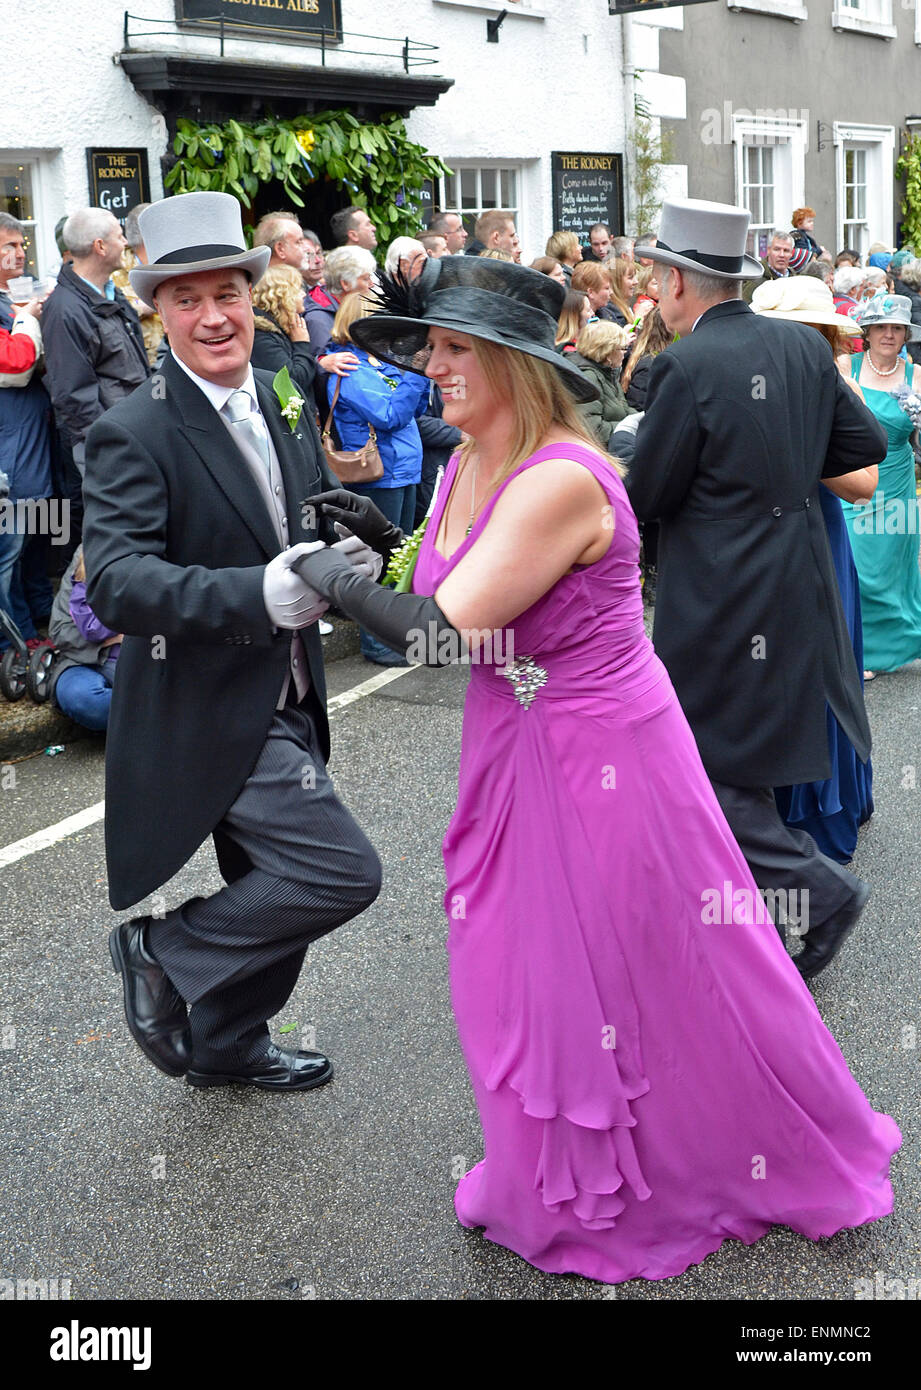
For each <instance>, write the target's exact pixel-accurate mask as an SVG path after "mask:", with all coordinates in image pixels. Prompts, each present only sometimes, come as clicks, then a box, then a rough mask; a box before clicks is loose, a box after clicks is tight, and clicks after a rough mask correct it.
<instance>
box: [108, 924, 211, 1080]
mask: <svg viewBox="0 0 921 1390" xmlns="http://www.w3.org/2000/svg"><path fill="white" fill-rule="evenodd" d="M149 921H150V918H149V917H135V918H134V919H133V920H132V921H130V922H122V923H121V924H120V925H119V926H117V927H115V929H114V930H113V931H112V932H110V933H109V954H110V955H111V957H112V965H113V967H114V969H115V971H116V973H118V972H121V977H122V982H123V984H124V989H125V1018H126V1019H127V1020H128V1028H129V1029H130V1031H131V1036H132V1037H133V1038H134V1041H135V1042H136V1043H137V1045H138V1047H139V1048H140V1049H141V1051H142V1052H143V1053H144V1056H145V1057H147V1058H149V1060H150V1061H151V1062H153V1064H154V1066H155V1067H159V1068H160V1070H161V1071H165V1072H166V1074H167V1076H182V1075H183V1073H184V1072H185V1071H187V1070H188V1066H189V1062H190V1061H191V1060H192V1038H191V1035H190V1033H189V1016H188V1013H187V1011H186V1006H185V1003H184V1002H183V999H182V997H181V996H180V995H179V994H178V993H177V991H176V990H175V989H174V987H173V986H172V985H171V984H170V981H169V979H168V978H167V976H166V974H165V973H164V971H163V967H162V966H161V965H159V964H158V963H157V961H155V960H154V958H153V956H152V955H151V954H150V952H149V951H148V950H147V946H146V942H145V938H144V933H145V930H146V927H147V924H148V922H149Z"/></svg>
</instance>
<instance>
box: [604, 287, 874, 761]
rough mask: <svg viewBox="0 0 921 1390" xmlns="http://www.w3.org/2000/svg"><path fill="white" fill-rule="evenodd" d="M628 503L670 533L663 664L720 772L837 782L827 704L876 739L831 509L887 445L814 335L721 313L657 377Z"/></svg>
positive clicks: (662, 567) (865, 737)
mask: <svg viewBox="0 0 921 1390" xmlns="http://www.w3.org/2000/svg"><path fill="white" fill-rule="evenodd" d="M649 400H650V401H651V402H652V404H651V405H650V407H649V410H648V413H647V415H646V417H645V419H644V420H643V422H642V424H641V425H640V427H639V430H638V433H637V441H636V452H635V454H634V456H633V462H632V464H631V467H630V472H629V475H628V478H627V491H628V493H629V495H630V500H631V502H632V504H633V509H634V511H635V512H636V515H637V517H638V518H639V519H640V520H641V521H647V520H652V519H653V518H658V519H659V521H660V523H661V529H660V532H659V553H658V571H659V577H658V586H657V592H656V613H655V629H654V636H653V640H654V643H655V648H656V651H657V652H658V654H659V656H660V657H661V658H662V661H663V662H664V663H665V666H666V667H667V669H668V673H669V675H670V676H671V679H672V682H673V684H674V686H675V690H676V692H677V694H678V699H679V700H680V702H681V705H682V707H683V709H684V712H685V714H686V715H687V718H688V722H689V724H690V726H691V729H692V730H693V733H694V736H695V738H696V739H697V744H698V747H699V749H700V755H701V758H702V760H703V763H704V766H705V767H706V769H707V772H708V773H709V774H710V776H711V777H713V778H714V779H715V780H716V781H719V782H726V783H729V784H730V785H733V786H742V787H758V786H767V787H770V786H786V785H790V784H792V783H796V782H811V781H817V780H820V779H823V778H825V777H827V776H829V774H830V771H831V764H830V759H829V750H828V737H827V733H826V721H825V704H826V701H827V702H828V704H829V705H830V706H831V708H832V710H833V712H834V714H835V715H836V717H837V719H838V721H839V723H840V725H841V727H842V729H843V730H844V732H845V734H846V735H847V737H848V738H849V739H850V741H851V743H852V744H853V745H854V748H855V749H856V751H857V755H858V757H859V758H861V759H862V760H864V759H866V758H867V757H868V756H869V752H870V730H869V725H868V723H867V717H866V711H865V709H864V703H863V695H862V692H861V688H860V681H859V677H858V673H857V669H856V666H855V663H854V654H853V649H852V647H851V643H850V639H849V636H848V631H847V627H846V624H845V620H844V614H843V611H842V608H841V597H840V593H839V591H838V585H837V582H836V580H835V573H834V567H833V564H832V558H831V550H830V547H829V544H828V535H827V533H826V530H825V523H824V521H823V519H822V512H821V507H820V505H819V499H818V496H817V488H818V487H819V485H820V484H819V479H820V478H822V477H826V478H831V477H837V476H839V475H841V474H843V473H849V472H852V471H853V470H854V469H857V468H863V467H866V466H867V465H869V464H875V463H879V462H880V461H881V460H882V459H883V457H884V456H885V453H886V434H885V431H884V430H883V429H882V428H881V426H880V425H879V424H878V423H877V421H876V420H875V419H874V418H873V416H872V415H871V413H870V411H869V410H868V409H867V408H866V406H864V405H863V404H862V403H861V401H860V400H859V399H858V397H857V396H856V395H855V394H854V392H853V391H852V390H850V389H849V388H848V386H847V385H846V384H845V382H844V380H843V379H842V377H841V374H840V372H839V371H838V369H837V367H836V366H835V363H834V359H833V356H832V353H831V350H830V348H829V346H828V344H827V343H826V342H825V341H824V340H823V339H822V337H821V336H820V335H819V334H818V333H817V332H816V330H815V329H814V328H810V327H807V326H806V325H804V324H796V323H790V322H787V321H783V320H778V319H768V318H764V317H763V316H761V315H758V314H754V313H753V312H752V310H751V309H750V308H749V307H748V305H747V304H743V303H742V301H741V300H730V301H728V302H725V303H722V304H718V305H715V306H714V307H713V308H712V309H709V310H707V312H706V313H705V314H704V315H703V316H702V318H701V319H700V320H699V321H698V324H697V326H696V328H695V329H694V332H693V333H692V334H690V336H688V337H686V338H683V339H682V340H681V341H680V342H678V343H675V344H673V345H672V346H671V347H669V348H668V349H667V351H666V352H664V353H661V354H660V355H659V356H658V357H656V358H655V359H654V361H653V363H652V367H651V370H650V379H649Z"/></svg>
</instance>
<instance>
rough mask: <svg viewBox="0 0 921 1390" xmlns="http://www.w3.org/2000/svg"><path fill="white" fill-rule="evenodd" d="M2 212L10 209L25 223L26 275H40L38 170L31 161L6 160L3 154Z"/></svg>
mask: <svg viewBox="0 0 921 1390" xmlns="http://www.w3.org/2000/svg"><path fill="white" fill-rule="evenodd" d="M0 212H8V213H9V214H10V216H11V217H16V218H18V220H19V221H20V222H21V223H22V224H23V227H24V229H25V235H24V237H23V240H24V242H25V246H26V266H25V270H24V271H23V274H24V275H32V276H37V275H38V257H37V251H36V213H35V193H34V171H33V166H32V165H31V164H29V163H25V162H20V161H19V160H17V159H14V160H5V159H4V158H3V157H2V155H0Z"/></svg>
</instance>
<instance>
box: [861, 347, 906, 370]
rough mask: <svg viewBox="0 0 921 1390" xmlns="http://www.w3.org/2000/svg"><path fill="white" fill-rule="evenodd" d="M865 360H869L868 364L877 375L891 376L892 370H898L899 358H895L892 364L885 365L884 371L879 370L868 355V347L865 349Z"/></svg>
mask: <svg viewBox="0 0 921 1390" xmlns="http://www.w3.org/2000/svg"><path fill="white" fill-rule="evenodd" d="M867 361H868V362H869V364H870V366H871V367H872V368H873V370H874V372H875V373H876V375H877V376H892V374H893V372H897V371H898V370H899V359H898V358H896V359H895V364H894V366H892V367H887V368H886V370H885V371H884V372H883V371H880V369H879V367H877V365H876V363H875V362H874V361H873V358H872V357H871V356H870V352H869V349H868V350H867Z"/></svg>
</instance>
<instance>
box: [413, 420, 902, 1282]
mask: <svg viewBox="0 0 921 1390" xmlns="http://www.w3.org/2000/svg"><path fill="white" fill-rule="evenodd" d="M561 456H565V457H567V458H571V459H573V460H575V461H577V462H579V463H582V464H584V466H585V467H586V468H588V469H589V470H590V471H591V473H592V474H593V476H594V477H595V478H596V479H597V480H598V482H599V483H600V485H601V487H602V488H603V489H604V491H605V493H606V495H607V497H608V500H609V502H610V504H611V507H612V509H613V512H612V515H613V517H614V519H615V529H614V537H613V540H612V543H611V546H610V549H609V550H608V552H607V554H606V555H605V556H604V557H603V558H602V559H601V560H599V561H598V562H597V563H596V564H594V565H590V566H586V567H583V568H580V569H578V570H576V571H575V572H574V573H572V574H569V575H566V576H564V578H563V579H561V580H560V581H559V582H558V583H557V584H555V585H554V587H553V588H552V589H551V590H550V591H549V592H548V593H547V594H545V595H544V596H543V598H541V599H539V600H538V601H537V603H535V604H534V605H533V606H532V607H531V608H529V609H528V610H527V611H526V612H525V613H522V614H521V615H520V616H519V617H518V618H516V619H515V620H514V622H513V623H511V624H510V625H509V628H508V629H506V631H505V634H504V635H505V637H506V638H508V637H512V638H513V640H514V657H515V665H514V666H510V665H507V664H502V658H504V657H508V656H509V655H510V652H509V647H508V643H507V642H506V645H505V647H504V649H503V650H495V649H494V651H493V653H492V655H493V657H494V658H495V659H496V663H497V664H483V665H473V666H472V669H471V679H470V686H469V691H468V695H467V702H466V707H465V712H464V728H463V744H462V753H461V763H460V775H459V788H458V802H457V810H456V812H455V814H454V817H453V819H452V821H451V824H450V826H449V829H448V832H447V835H446V837H445V841H444V859H445V868H446V872H447V893H446V896H445V907H446V911H447V914H448V920H449V924H450V932H449V939H448V952H449V956H450V972H451V993H452V1002H453V1006H454V1012H455V1016H456V1020H457V1029H458V1034H459V1037H460V1042H461V1047H462V1049H463V1052H464V1056H465V1059H466V1062H467V1066H468V1068H469V1071H470V1078H471V1082H472V1085H473V1091H474V1094H475V1097H476V1101H477V1105H478V1108H479V1113H480V1120H481V1123H482V1128H483V1140H484V1153H485V1156H484V1158H483V1160H482V1162H480V1163H477V1164H476V1165H475V1167H473V1168H472V1169H471V1170H470V1172H468V1173H467V1174H466V1176H465V1177H464V1178H463V1179H462V1180H461V1182H460V1183H459V1185H458V1188H457V1192H456V1196H455V1207H456V1210H457V1215H458V1217H459V1219H460V1221H461V1222H462V1224H463V1225H465V1226H471V1227H472V1226H482V1227H484V1228H485V1235H486V1236H487V1237H488V1239H490V1240H492V1241H495V1242H497V1243H498V1244H500V1245H504V1246H507V1247H508V1248H509V1249H510V1250H514V1251H516V1252H517V1253H518V1254H519V1255H522V1256H523V1257H524V1258H525V1259H526V1260H528V1261H529V1262H530V1263H531V1264H532V1265H535V1266H536V1267H537V1268H538V1269H542V1270H547V1271H550V1272H554V1273H564V1272H574V1273H577V1274H582V1275H586V1276H587V1277H589V1278H592V1279H599V1280H602V1281H605V1282H608V1283H616V1282H619V1281H621V1280H625V1279H631V1278H635V1277H637V1276H642V1277H644V1278H647V1279H662V1278H666V1277H667V1276H669V1275H674V1274H680V1273H681V1272H682V1271H683V1270H685V1269H686V1268H687V1267H688V1266H689V1265H691V1264H695V1263H697V1262H699V1261H700V1260H702V1259H703V1258H704V1257H705V1256H706V1255H708V1254H709V1253H710V1252H711V1251H713V1250H716V1249H717V1248H718V1247H719V1246H720V1244H721V1243H722V1242H723V1241H724V1240H725V1239H726V1238H727V1237H735V1238H737V1239H739V1240H742V1241H744V1242H745V1243H746V1244H750V1243H751V1242H752V1241H754V1240H757V1239H758V1237H759V1236H761V1235H763V1234H764V1233H765V1232H766V1231H767V1230H768V1229H769V1227H770V1226H771V1225H773V1224H780V1225H785V1226H790V1227H792V1228H793V1229H794V1230H796V1231H800V1232H802V1233H803V1234H804V1235H807V1236H810V1237H813V1238H816V1237H819V1236H829V1235H831V1234H832V1233H833V1232H835V1231H838V1230H840V1229H841V1228H842V1227H845V1226H858V1225H861V1224H862V1223H863V1222H865V1221H872V1220H874V1219H876V1218H878V1217H881V1216H884V1215H886V1214H887V1213H888V1212H889V1211H891V1209H892V1189H891V1187H890V1185H889V1181H888V1167H889V1159H890V1157H891V1155H892V1153H893V1152H894V1151H895V1150H896V1149H897V1148H898V1146H899V1143H900V1140H901V1136H900V1134H899V1131H898V1129H897V1127H896V1125H895V1123H894V1122H893V1121H892V1120H891V1119H890V1118H889V1117H888V1116H887V1115H882V1114H877V1113H875V1112H874V1111H873V1110H872V1109H871V1108H870V1105H869V1103H868V1101H867V1100H866V1098H865V1096H864V1095H863V1092H862V1091H861V1089H860V1087H859V1086H858V1085H857V1083H856V1081H855V1080H854V1078H853V1077H852V1076H851V1074H850V1072H849V1070H848V1067H847V1064H846V1063H845V1061H844V1058H843V1057H842V1055H841V1053H840V1051H839V1049H838V1046H837V1044H836V1043H835V1040H834V1038H833V1037H832V1036H831V1034H830V1033H829V1032H828V1030H827V1029H826V1027H825V1025H824V1024H823V1022H822V1020H821V1018H820V1016H819V1013H818V1010H817V1009H816V1006H815V1004H814V1002H813V1000H812V996H811V995H810V993H809V990H808V989H807V987H806V985H805V983H804V982H803V980H802V979H801V978H800V976H799V974H798V972H797V970H796V968H795V966H794V964H793V962H792V960H791V959H790V957H789V956H788V955H787V953H786V951H785V950H784V947H783V945H782V943H781V941H780V939H779V937H778V934H777V931H776V930H775V928H774V927H773V925H771V923H770V922H769V921H765V920H764V916H765V914H764V913H763V912H761V913H759V912H758V910H757V907H756V906H754V904H755V894H756V891H757V890H756V888H755V884H754V881H753V879H752V877H751V875H750V873H749V871H748V867H747V865H746V863H745V860H744V859H743V857H742V854H741V852H740V850H739V848H738V846H737V845H736V843H735V841H734V839H733V838H732V835H731V833H730V831H729V829H728V826H727V824H726V822H725V820H724V818H723V815H722V813H721V811H720V809H719V806H718V804H717V802H716V799H715V797H714V795H713V791H712V789H711V787H710V783H709V781H708V780H707V776H706V774H705V772H704V770H703V767H702V765H701V762H700V757H699V755H698V752H697V747H696V744H695V742H694V739H693V737H692V735H691V732H690V729H689V728H688V725H687V722H686V720H685V718H684V715H683V713H682V711H681V708H680V706H679V704H678V701H677V698H676V696H675V693H674V691H673V689H672V686H671V683H670V681H669V679H668V676H667V674H666V671H665V668H664V667H663V666H662V664H661V662H660V661H659V659H658V657H657V656H656V655H655V653H654V652H653V649H652V646H651V644H650V642H649V641H648V639H647V637H646V635H645V632H644V629H643V610H642V599H641V594H640V587H639V578H638V569H637V556H638V547H639V540H638V533H637V525H636V520H635V518H634V516H633V512H632V511H631V508H630V504H629V502H628V500H627V495H626V493H625V491H624V488H623V485H622V483H621V481H620V478H619V477H618V476H617V474H616V473H615V471H614V470H613V468H612V467H611V466H610V465H609V464H608V463H606V462H605V461H604V460H603V459H602V458H601V457H599V456H597V455H596V454H594V453H593V452H592V451H591V450H590V449H587V448H582V447H579V446H572V445H567V446H566V447H565V448H564V447H561V446H559V445H555V446H553V447H552V448H545V449H542V450H540V451H539V452H538V453H536V454H533V455H532V456H531V457H530V458H529V459H527V460H525V462H524V463H522V464H521V465H520V467H519V468H518V469H516V471H515V473H514V474H513V475H512V476H513V477H515V476H517V475H518V474H519V473H521V472H523V471H524V470H525V469H527V468H530V467H533V466H534V465H535V464H538V463H540V462H541V461H542V460H544V459H548V458H558V457H561ZM456 467H457V462H456V459H454V460H452V462H451V464H450V465H449V467H448V471H447V473H446V476H445V478H444V482H443V486H442V489H441V499H440V501H439V502H438V504H437V505H436V508H435V511H434V513H433V515H432V517H431V520H430V523H429V527H428V531H427V534H426V536H425V539H424V541H423V544H422V547H421V550H420V553H419V559H418V562H417V566H416V572H415V576H414V581H413V587H414V589H415V591H416V592H417V593H424V594H431V593H434V592H435V590H436V589H437V587H438V585H439V584H440V583H441V581H442V580H443V579H444V577H445V576H446V575H447V573H448V572H449V570H450V569H452V568H453V566H454V565H455V564H456V563H457V562H458V561H459V560H460V558H461V557H462V556H463V555H465V554H466V553H467V551H468V550H469V548H470V547H471V546H472V545H474V544H475V543H476V540H477V537H478V536H479V535H480V533H481V532H482V530H483V527H484V526H485V525H486V523H487V521H488V520H489V516H490V514H491V511H492V507H493V505H494V503H495V498H493V499H492V500H491V502H490V503H489V504H488V505H487V506H486V508H485V509H484V511H483V514H482V516H481V517H480V519H479V521H478V522H477V524H476V526H475V527H474V529H473V532H472V533H471V535H470V536H469V537H468V538H467V539H466V540H465V542H464V543H463V545H461V546H460V548H459V549H458V550H457V551H456V552H455V554H454V555H453V556H452V557H451V558H450V559H449V560H446V559H445V558H444V557H443V556H442V555H440V554H439V553H438V552H437V551H436V550H435V548H434V539H435V536H436V535H437V532H438V524H439V520H440V516H441V512H442V509H443V507H444V504H445V500H446V499H447V497H448V495H449V492H450V488H451V484H452V482H453V479H454V476H455V472H456ZM497 647H498V644H497ZM512 677H513V678H514V679H512ZM714 890H715V894H714ZM744 890H747V894H746V892H745V891H744ZM734 893H735V894H736V898H735V908H734V912H733V910H732V903H733V894H734ZM716 897H718V898H719V901H720V903H721V904H722V906H721V907H720V908H717V909H714V906H713V904H714V902H715V901H716ZM704 904H706V905H707V906H703V905H704ZM733 915H734V916H735V917H736V918H737V920H736V921H732V920H726V921H724V922H723V923H722V924H720V923H719V922H713V921H712V920H710V919H712V918H713V916H717V917H719V916H722V917H728V918H731V917H732V916H733ZM759 917H760V918H761V919H762V920H760V921H759V920H758V919H759Z"/></svg>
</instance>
